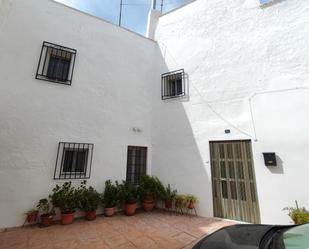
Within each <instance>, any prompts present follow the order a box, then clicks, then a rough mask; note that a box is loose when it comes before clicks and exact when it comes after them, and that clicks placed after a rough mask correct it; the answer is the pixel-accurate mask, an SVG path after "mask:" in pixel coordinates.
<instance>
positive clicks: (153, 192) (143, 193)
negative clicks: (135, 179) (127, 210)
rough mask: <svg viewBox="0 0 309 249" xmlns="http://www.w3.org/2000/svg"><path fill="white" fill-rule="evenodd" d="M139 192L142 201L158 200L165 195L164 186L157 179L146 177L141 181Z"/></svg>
mask: <svg viewBox="0 0 309 249" xmlns="http://www.w3.org/2000/svg"><path fill="white" fill-rule="evenodd" d="M138 191H139V194H140V197H141V198H142V199H144V198H152V199H158V198H159V197H161V196H162V193H164V186H163V185H162V183H161V181H160V180H159V179H158V178H157V177H154V176H149V175H145V176H143V177H142V179H141V182H140V185H139V187H138Z"/></svg>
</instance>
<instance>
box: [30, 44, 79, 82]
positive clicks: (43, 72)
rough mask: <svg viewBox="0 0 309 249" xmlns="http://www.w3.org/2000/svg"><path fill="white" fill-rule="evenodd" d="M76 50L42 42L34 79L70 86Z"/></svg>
mask: <svg viewBox="0 0 309 249" xmlns="http://www.w3.org/2000/svg"><path fill="white" fill-rule="evenodd" d="M75 56H76V50H75V49H72V48H67V47H63V46H60V45H56V44H53V43H50V42H43V46H42V50H41V55H40V60H39V64H38V68H37V73H36V77H35V78H36V79H40V80H46V81H51V82H55V83H60V84H65V85H71V84H72V77H73V70H74V64H75Z"/></svg>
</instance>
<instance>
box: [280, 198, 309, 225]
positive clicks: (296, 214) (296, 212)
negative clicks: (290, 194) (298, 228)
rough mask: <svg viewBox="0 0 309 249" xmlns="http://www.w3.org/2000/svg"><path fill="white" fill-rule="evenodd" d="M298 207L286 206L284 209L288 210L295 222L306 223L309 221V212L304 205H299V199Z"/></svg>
mask: <svg viewBox="0 0 309 249" xmlns="http://www.w3.org/2000/svg"><path fill="white" fill-rule="evenodd" d="M295 203H296V207H286V208H284V209H283V210H288V212H289V213H288V215H289V216H290V217H291V219H292V220H293V221H294V223H295V224H304V223H307V222H309V212H308V210H307V209H306V208H304V207H301V208H300V207H299V206H298V203H297V201H295Z"/></svg>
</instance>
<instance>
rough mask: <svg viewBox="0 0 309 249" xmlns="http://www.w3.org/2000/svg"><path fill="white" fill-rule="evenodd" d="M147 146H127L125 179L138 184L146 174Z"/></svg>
mask: <svg viewBox="0 0 309 249" xmlns="http://www.w3.org/2000/svg"><path fill="white" fill-rule="evenodd" d="M146 164H147V147H136V146H128V158H127V178H126V181H127V182H129V183H131V184H134V185H138V184H139V183H140V180H141V178H142V177H143V176H144V175H146Z"/></svg>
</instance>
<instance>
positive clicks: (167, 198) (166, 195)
mask: <svg viewBox="0 0 309 249" xmlns="http://www.w3.org/2000/svg"><path fill="white" fill-rule="evenodd" d="M176 194H177V190H176V189H175V190H172V189H171V186H170V184H168V185H167V187H166V188H165V189H164V191H163V192H162V200H164V204H165V208H172V207H173V201H174V200H175V197H176Z"/></svg>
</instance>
